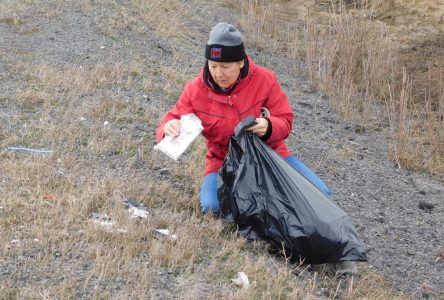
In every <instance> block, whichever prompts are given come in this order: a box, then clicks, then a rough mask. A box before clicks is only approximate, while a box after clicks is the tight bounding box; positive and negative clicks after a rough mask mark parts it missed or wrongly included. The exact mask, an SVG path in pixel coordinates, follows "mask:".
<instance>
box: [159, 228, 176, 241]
mask: <svg viewBox="0 0 444 300" xmlns="http://www.w3.org/2000/svg"><path fill="white" fill-rule="evenodd" d="M153 233H154V234H155V235H157V236H161V237H165V236H170V237H171V240H173V241H175V240H177V235H176V234H171V232H170V230H169V229H155V230H154V231H153Z"/></svg>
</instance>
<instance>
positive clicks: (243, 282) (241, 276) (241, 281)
mask: <svg viewBox="0 0 444 300" xmlns="http://www.w3.org/2000/svg"><path fill="white" fill-rule="evenodd" d="M231 281H232V282H233V283H234V284H236V285H237V286H239V287H241V288H243V289H248V288H249V287H250V281H249V280H248V276H247V274H245V273H244V272H238V273H237V277H236V278H232V279H231Z"/></svg>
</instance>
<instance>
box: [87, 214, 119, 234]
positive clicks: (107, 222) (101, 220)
mask: <svg viewBox="0 0 444 300" xmlns="http://www.w3.org/2000/svg"><path fill="white" fill-rule="evenodd" d="M92 220H93V223H94V224H98V225H100V226H103V227H104V228H105V229H106V230H111V228H112V227H113V225H114V222H112V221H111V218H110V217H109V216H108V215H107V214H98V213H93V215H92Z"/></svg>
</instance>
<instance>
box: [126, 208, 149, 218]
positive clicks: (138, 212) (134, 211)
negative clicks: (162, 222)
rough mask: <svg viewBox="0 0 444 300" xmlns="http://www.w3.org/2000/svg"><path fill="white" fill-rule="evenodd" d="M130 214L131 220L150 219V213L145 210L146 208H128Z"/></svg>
mask: <svg viewBox="0 0 444 300" xmlns="http://www.w3.org/2000/svg"><path fill="white" fill-rule="evenodd" d="M128 212H129V213H130V219H135V218H142V219H147V218H148V211H147V210H146V209H144V207H134V206H130V207H129V208H128Z"/></svg>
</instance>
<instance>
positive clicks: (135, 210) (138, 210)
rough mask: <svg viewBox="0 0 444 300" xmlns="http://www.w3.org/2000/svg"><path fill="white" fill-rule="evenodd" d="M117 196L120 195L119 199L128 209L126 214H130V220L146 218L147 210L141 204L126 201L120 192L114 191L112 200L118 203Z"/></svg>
mask: <svg viewBox="0 0 444 300" xmlns="http://www.w3.org/2000/svg"><path fill="white" fill-rule="evenodd" d="M118 195H120V196H121V198H122V199H123V200H124V201H123V203H124V204H125V207H126V208H127V209H128V212H129V213H130V219H136V218H142V219H147V218H148V208H147V207H146V206H145V205H144V204H143V203H138V202H136V201H132V200H128V199H127V198H126V197H125V195H124V194H123V193H122V192H121V191H119V190H115V191H114V198H115V199H116V200H117V201H119V197H118Z"/></svg>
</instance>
